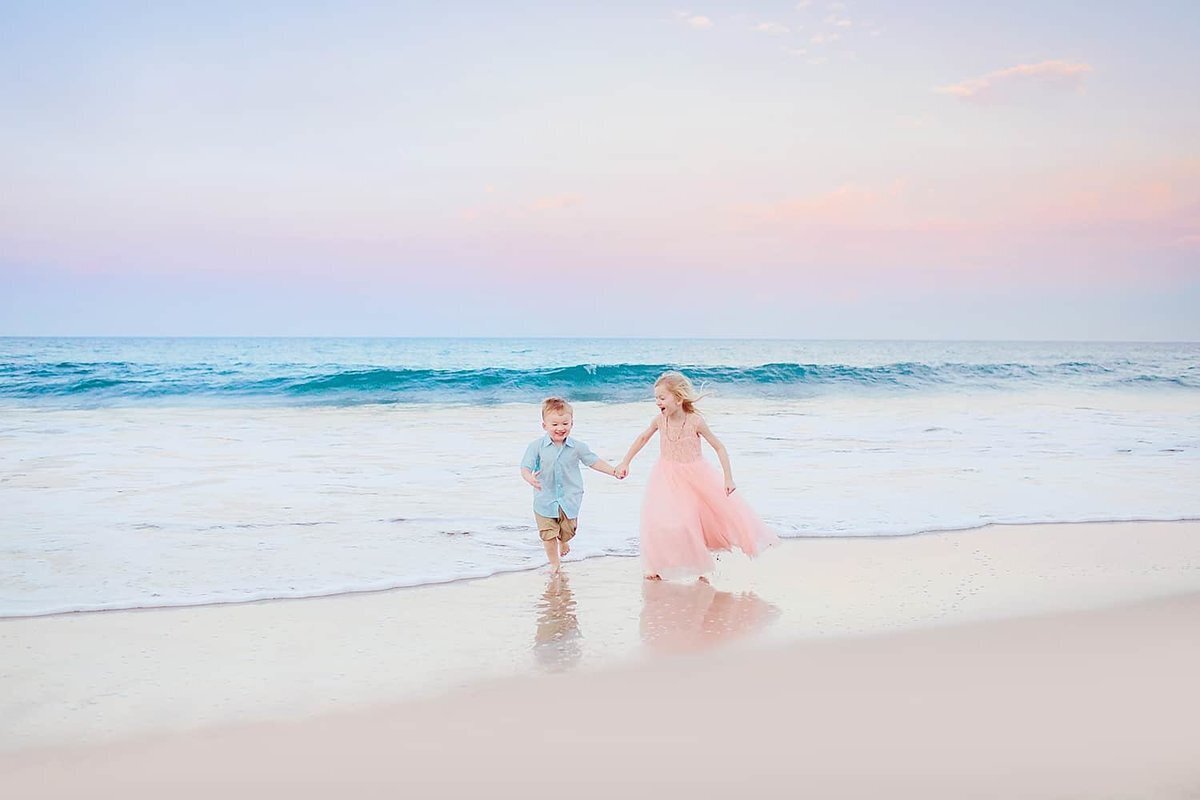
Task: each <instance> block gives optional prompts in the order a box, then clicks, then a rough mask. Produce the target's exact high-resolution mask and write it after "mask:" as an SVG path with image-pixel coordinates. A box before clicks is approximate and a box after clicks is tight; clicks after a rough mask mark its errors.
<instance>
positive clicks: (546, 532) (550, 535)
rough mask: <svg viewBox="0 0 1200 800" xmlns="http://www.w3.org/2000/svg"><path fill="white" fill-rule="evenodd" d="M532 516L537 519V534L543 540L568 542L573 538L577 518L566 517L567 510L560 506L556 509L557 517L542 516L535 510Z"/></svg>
mask: <svg viewBox="0 0 1200 800" xmlns="http://www.w3.org/2000/svg"><path fill="white" fill-rule="evenodd" d="M533 516H534V519H536V520H537V526H538V534H539V535H540V536H541V537H542V541H543V542H553V541H554V540H555V539H558V540H559V541H560V542H569V541H571V540H572V539H574V538H575V528H576V527H577V523H578V522H579V520H577V519H567V512H565V511H563V510H562V509H561V508H560V509H559V510H558V519H551V518H550V517H543V516H542V515H541V514H539V513H537V512H536V511H535V512H533Z"/></svg>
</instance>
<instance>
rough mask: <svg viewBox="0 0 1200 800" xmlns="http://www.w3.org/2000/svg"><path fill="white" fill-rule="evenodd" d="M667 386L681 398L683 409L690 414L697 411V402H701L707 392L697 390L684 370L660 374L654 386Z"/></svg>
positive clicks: (668, 389) (680, 402) (669, 390)
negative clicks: (702, 392)
mask: <svg viewBox="0 0 1200 800" xmlns="http://www.w3.org/2000/svg"><path fill="white" fill-rule="evenodd" d="M659 386H665V387H666V389H667V391H668V392H670V393H671V394H673V395H675V397H676V398H678V400H679V405H681V406H683V410H684V411H686V412H687V413H689V414H695V413H696V403H699V402H700V401H701V400H702V399H703V398H704V397H706V396H707V393H706V394H701V393H700V392H697V391H696V387H695V386H693V385H692V382H691V380H689V379H688V376H687V375H684V374H683V373H682V372H675V371H674V370H672V371H671V372H664V373H663V374H662V375H659V376H658V380H656V381H655V382H654V388H655V389H657V388H658V387H659Z"/></svg>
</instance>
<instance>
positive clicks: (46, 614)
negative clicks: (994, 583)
mask: <svg viewBox="0 0 1200 800" xmlns="http://www.w3.org/2000/svg"><path fill="white" fill-rule="evenodd" d="M1143 523H1149V524H1159V523H1166V524H1171V523H1200V517H1192V516H1180V517H1128V518H1121V519H1107V518H1106V519H1083V520H1066V521H1060V520H1054V521H1044V520H1043V521H1035V522H984V523H981V524H979V525H969V526H957V527H948V528H928V529H924V530H919V531H913V532H911V533H883V534H830V535H820V534H817V535H806V534H796V535H783V534H780V539H781V541H782V542H783V543H787V542H802V541H860V540H875V539H880V540H886V539H908V538H914V537H926V536H938V535H943V534H952V533H972V532H982V531H987V530H988V529H992V528H996V529H1002V528H1025V527H1042V526H1056V527H1057V526H1079V525H1123V524H1143ZM638 557H639V556H638V554H637V553H629V554H623V553H599V554H596V555H587V556H583V557H580V558H575V559H568V560H564V561H563V563H564V565H569V564H584V563H589V562H596V561H604V560H607V559H617V560H628V559H636V558H638ZM545 569H546V565H544V564H541V565H537V566H530V567H515V568H512V569H500V570H497V571H495V572H490V573H488V574H486V575H469V576H464V577H458V578H447V579H445V580H431V581H424V582H421V583H401V584H396V585H394V586H382V587H370V588H363V589H338V590H333V591H330V592H322V593H306V594H296V595H282V596H270V597H254V598H247V599H245V600H213V601H204V602H196V603H186V602H185V603H168V604H159V605H144V606H113V607H100V608H78V609H69V610H63V611H37V612H33V613H28V614H0V623H3V622H4V621H6V620H19V619H52V618H57V617H72V616H79V615H93V614H119V613H127V612H128V613H132V612H152V611H169V610H176V609H189V608H197V609H198V608H217V607H223V606H246V605H257V604H261V603H289V602H304V601H310V600H311V601H315V600H326V599H332V598H340V597H357V596H363V595H375V594H385V593H389V592H402V591H407V590H412V589H421V588H425V587H435V586H453V585H458V584H466V583H473V582H477V581H487V580H492V579H494V578H499V577H503V576H505V575H518V574H525V573H537V572H541V571H544V570H545Z"/></svg>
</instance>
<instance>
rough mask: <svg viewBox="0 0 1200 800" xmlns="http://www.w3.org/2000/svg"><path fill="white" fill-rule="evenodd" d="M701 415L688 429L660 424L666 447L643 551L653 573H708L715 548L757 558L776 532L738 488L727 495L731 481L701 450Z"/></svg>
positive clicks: (646, 513) (648, 502)
mask: <svg viewBox="0 0 1200 800" xmlns="http://www.w3.org/2000/svg"><path fill="white" fill-rule="evenodd" d="M696 421H697V417H696V415H695V414H688V415H687V416H686V417H684V421H683V425H682V428H680V427H676V426H674V425H672V424H668V422H667V420H666V418H663V420H662V423H661V424H660V425H659V432H658V435H659V441H660V444H661V447H662V451H661V455H660V457H659V459H658V463H657V464H655V465H654V469H652V470H651V472H650V478H649V480H648V481H647V482H646V496H645V498H644V499H643V500H642V529H641V534H642V537H641V550H642V562H643V564H644V566H645V570H646V574H647V575H661V576H662V577H664V578H668V577H682V576H686V575H702V574H704V573H706V572H711V571H712V569H713V558H712V552H713V551H717V550H730V549H732V548H734V547H736V548H738V549H739V550H741V551H742V552H743V553H745V554H746V555H748V556H756V555H758V554H759V553H761V552H762V551H763V549H764V548H767V547H769V546H771V545H773V544H775V543H776V542H778V541H779V537H778V536H776V535H775V534H774V533H773V532H771V530H770V529H768V528H767V526H766V525H764V524H763V522H762V520H760V519H759V518H758V515H757V514H755V513H754V511H753V509H751V508H750V506H749V505H747V504H746V503H745V502H744V501H743V500H742V496H741V494H740V493H738V492H734V493H733V494H731V495H726V494H725V479H724V477H722V475H721V473H720V471H718V470H717V468H716V467H714V466H713V465H712V464H710V463H709V462H707V461H705V460H704V457H703V456H702V455H701V453H700V434H699V433H698V432H697V430H696Z"/></svg>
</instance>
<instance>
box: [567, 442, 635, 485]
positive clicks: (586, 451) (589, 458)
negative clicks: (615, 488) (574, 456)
mask: <svg viewBox="0 0 1200 800" xmlns="http://www.w3.org/2000/svg"><path fill="white" fill-rule="evenodd" d="M576 444H577V445H578V447H579V460H580V461H582V462H583V464H584V466H587V467H591V468H592V469H594V470H596V472H603V473H604V474H605V475H612V476H613V477H614V478H616V477H619V476H618V475H617V468H616V467H614V466H613V465H612V464H609V463H608V462H607V461H605V460H604V459H602V458H601V457H600V456H598V455H596V454H595V453H593V452H592V448H590V447H588V446H587V445H586V444H584V443H583V442H576ZM620 477H623V476H620Z"/></svg>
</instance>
